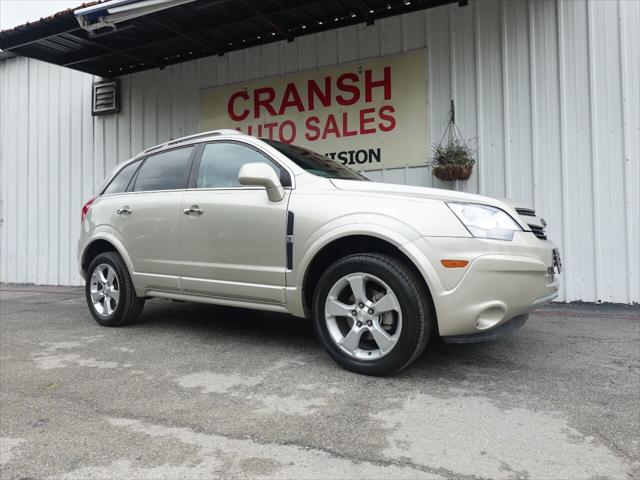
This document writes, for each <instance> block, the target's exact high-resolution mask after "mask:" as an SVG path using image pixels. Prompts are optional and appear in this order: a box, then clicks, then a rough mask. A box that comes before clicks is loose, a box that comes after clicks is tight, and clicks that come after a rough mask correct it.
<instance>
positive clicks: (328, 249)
mask: <svg viewBox="0 0 640 480" xmlns="http://www.w3.org/2000/svg"><path fill="white" fill-rule="evenodd" d="M356 253H380V254H385V255H389V256H391V257H393V258H395V259H397V260H398V261H400V262H402V263H403V264H405V265H406V266H407V267H408V268H409V269H411V270H412V271H413V272H414V274H415V275H416V277H417V278H418V279H419V280H420V282H421V286H422V287H423V288H424V290H425V291H426V292H427V295H428V296H429V299H430V300H431V304H432V305H434V308H435V304H434V298H433V294H432V285H430V283H431V281H430V279H429V277H428V276H427V275H425V272H424V268H420V266H419V265H418V264H417V260H416V259H415V258H412V256H410V254H409V253H408V252H407V251H405V250H404V249H402V248H401V244H398V243H396V242H395V241H394V240H393V239H391V238H384V237H382V236H376V235H371V234H365V233H351V234H345V235H343V236H340V237H337V238H334V239H332V240H331V241H330V242H328V243H326V244H325V245H323V246H322V247H321V248H320V249H318V251H317V252H315V253H314V254H313V256H312V258H311V259H310V260H309V261H308V262H307V263H306V266H305V268H304V273H303V275H302V282H301V286H300V288H301V297H302V298H301V299H302V305H303V308H304V311H305V314H306V315H307V316H308V315H309V313H310V312H311V305H312V301H313V294H314V291H315V287H316V285H317V284H318V281H319V279H320V277H321V275H322V273H323V272H324V271H325V270H326V268H327V267H328V266H329V265H331V264H332V263H333V262H335V261H337V260H339V259H340V258H343V257H345V256H347V255H352V254H356ZM434 313H435V312H434ZM436 322H437V315H436ZM436 324H437V323H436Z"/></svg>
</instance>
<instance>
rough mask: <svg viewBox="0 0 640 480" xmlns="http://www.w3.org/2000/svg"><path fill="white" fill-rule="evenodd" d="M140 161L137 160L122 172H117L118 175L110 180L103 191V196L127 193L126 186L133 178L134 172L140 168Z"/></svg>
mask: <svg viewBox="0 0 640 480" xmlns="http://www.w3.org/2000/svg"><path fill="white" fill-rule="evenodd" d="M141 161H142V160H138V161H137V162H133V163H131V164H129V165H127V166H126V167H124V168H123V169H122V170H120V171H119V172H118V174H117V175H116V176H115V177H114V179H113V180H111V183H110V184H109V186H108V187H107V188H105V189H104V192H102V193H103V194H106V193H121V192H126V191H127V185H129V182H130V181H131V179H132V178H133V175H134V174H135V173H136V170H137V169H138V167H139V166H140V162H141Z"/></svg>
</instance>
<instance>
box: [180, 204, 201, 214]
mask: <svg viewBox="0 0 640 480" xmlns="http://www.w3.org/2000/svg"><path fill="white" fill-rule="evenodd" d="M182 213H184V214H185V215H191V214H194V215H202V214H203V213H204V210H202V209H201V208H200V207H198V206H197V205H193V206H192V207H189V208H185V209H184V210H183V211H182Z"/></svg>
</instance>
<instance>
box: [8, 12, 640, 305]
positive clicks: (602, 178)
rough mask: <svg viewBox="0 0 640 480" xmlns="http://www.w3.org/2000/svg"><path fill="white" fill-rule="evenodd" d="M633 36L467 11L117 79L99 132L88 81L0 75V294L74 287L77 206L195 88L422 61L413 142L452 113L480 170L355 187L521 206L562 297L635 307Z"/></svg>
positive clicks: (185, 111) (164, 127) (166, 127)
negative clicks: (533, 223)
mask: <svg viewBox="0 0 640 480" xmlns="http://www.w3.org/2000/svg"><path fill="white" fill-rule="evenodd" d="M639 32H640V2H637V1H635V0H594V1H588V2H587V1H586V0H576V1H562V0H543V1H538V0H536V1H520V0H481V1H475V2H471V3H470V5H469V6H467V7H457V6H448V7H440V8H436V9H432V10H427V11H424V12H418V13H412V14H408V15H405V16H400V17H395V18H390V19H386V20H381V21H377V22H376V23H375V24H374V25H373V26H365V25H358V26H353V27H348V28H343V29H340V30H335V31H330V32H325V33H321V34H317V35H311V36H307V37H301V38H298V39H296V41H295V42H292V43H285V42H283V43H277V44H270V45H265V46H261V47H256V48H252V49H247V50H243V51H238V52H233V53H230V54H227V55H225V56H224V57H210V58H206V59H201V60H198V61H194V62H190V63H184V64H179V65H175V66H173V67H168V68H166V69H164V70H155V71H149V72H143V73H139V74H136V75H133V76H129V77H125V78H123V110H122V112H121V113H120V114H118V115H112V116H107V117H98V118H93V117H91V115H90V112H89V107H90V83H91V80H92V78H91V77H90V76H88V75H85V74H81V73H77V72H74V71H70V70H66V69H62V68H58V67H55V66H50V65H47V64H43V63H41V62H37V61H33V60H27V59H23V58H17V59H11V60H8V61H6V62H4V63H1V64H0V102H1V103H0V107H1V108H0V121H1V122H2V123H1V125H0V155H1V157H0V172H1V175H0V177H1V178H0V188H1V191H0V202H2V205H1V206H2V217H1V218H2V220H3V224H2V226H1V227H0V250H1V252H0V280H1V281H3V282H19V283H38V284H61V285H68V284H78V283H79V282H80V277H79V275H78V274H77V272H76V269H77V268H76V262H75V242H76V238H77V233H78V230H79V216H80V207H81V205H82V203H83V202H84V201H85V200H86V199H87V198H89V197H90V196H91V194H92V193H93V192H94V191H95V189H96V188H97V187H98V185H99V184H100V183H101V182H102V179H103V178H104V176H105V175H106V173H107V172H108V171H109V170H110V169H111V168H112V167H113V166H114V165H115V164H116V162H117V161H121V160H124V159H126V158H129V157H130V156H131V155H133V154H135V153H137V152H139V151H140V150H142V149H143V148H146V147H149V146H152V145H155V144H157V143H159V142H162V141H165V140H167V139H170V138H177V137H180V136H182V135H186V134H189V133H193V132H196V131H197V130H198V95H199V90H200V89H201V88H207V87H211V86H215V85H224V84H227V83H233V82H240V81H246V80H251V79H255V78H261V77H268V76H272V75H280V74H286V73H290V72H297V71H300V70H305V69H314V68H319V67H323V66H327V65H334V64H338V63H344V62H351V61H357V60H362V59H368V58H375V57H379V56H384V55H388V54H395V53H400V52H405V51H411V50H416V49H425V51H426V55H427V56H428V62H427V63H428V70H429V71H428V85H426V88H427V89H428V98H429V105H428V115H429V118H428V121H429V131H428V132H425V134H426V135H428V138H429V142H430V143H431V142H434V141H437V140H438V139H439V138H440V137H441V135H442V133H443V130H444V128H445V126H446V123H447V120H448V110H449V102H450V99H454V100H455V103H456V110H457V114H456V117H457V121H458V124H459V126H460V128H461V130H462V132H463V134H464V135H465V136H466V137H470V138H473V137H477V139H478V147H479V152H478V165H477V167H476V169H475V171H474V174H473V175H472V177H471V178H470V179H469V181H467V182H460V183H457V184H453V185H445V184H443V183H441V182H439V181H438V180H437V179H435V178H434V177H433V176H432V175H431V172H430V169H429V167H428V166H426V165H425V167H418V168H416V167H413V168H400V169H393V170H385V171H373V172H369V173H368V174H369V176H370V177H371V178H373V179H376V180H382V181H385V182H394V183H408V184H413V185H426V186H442V187H447V188H456V189H459V190H465V191H470V192H480V193H483V194H486V195H491V196H497V197H510V198H513V199H517V200H520V201H523V202H526V203H528V204H530V205H533V206H535V208H536V209H537V210H538V211H539V212H540V213H541V214H542V215H543V216H544V217H545V218H546V219H547V220H548V223H549V234H550V236H551V238H552V239H553V240H554V241H556V243H558V244H559V245H560V247H561V249H562V251H563V255H564V259H565V266H566V273H565V275H564V288H563V291H562V295H561V298H562V299H565V300H569V301H572V300H584V301H606V302H623V303H628V302H639V301H640V166H639V162H640V60H639V59H640V56H639V55H638V45H640V33H639ZM428 157H429V155H428V154H425V164H427V162H428V160H429V158H428Z"/></svg>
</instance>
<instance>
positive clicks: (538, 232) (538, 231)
mask: <svg viewBox="0 0 640 480" xmlns="http://www.w3.org/2000/svg"><path fill="white" fill-rule="evenodd" d="M529 228H530V229H531V231H532V232H533V234H534V235H535V236H536V237H538V238H540V239H542V240H546V239H547V234H546V233H544V228H543V227H541V226H540V225H531V224H529Z"/></svg>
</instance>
